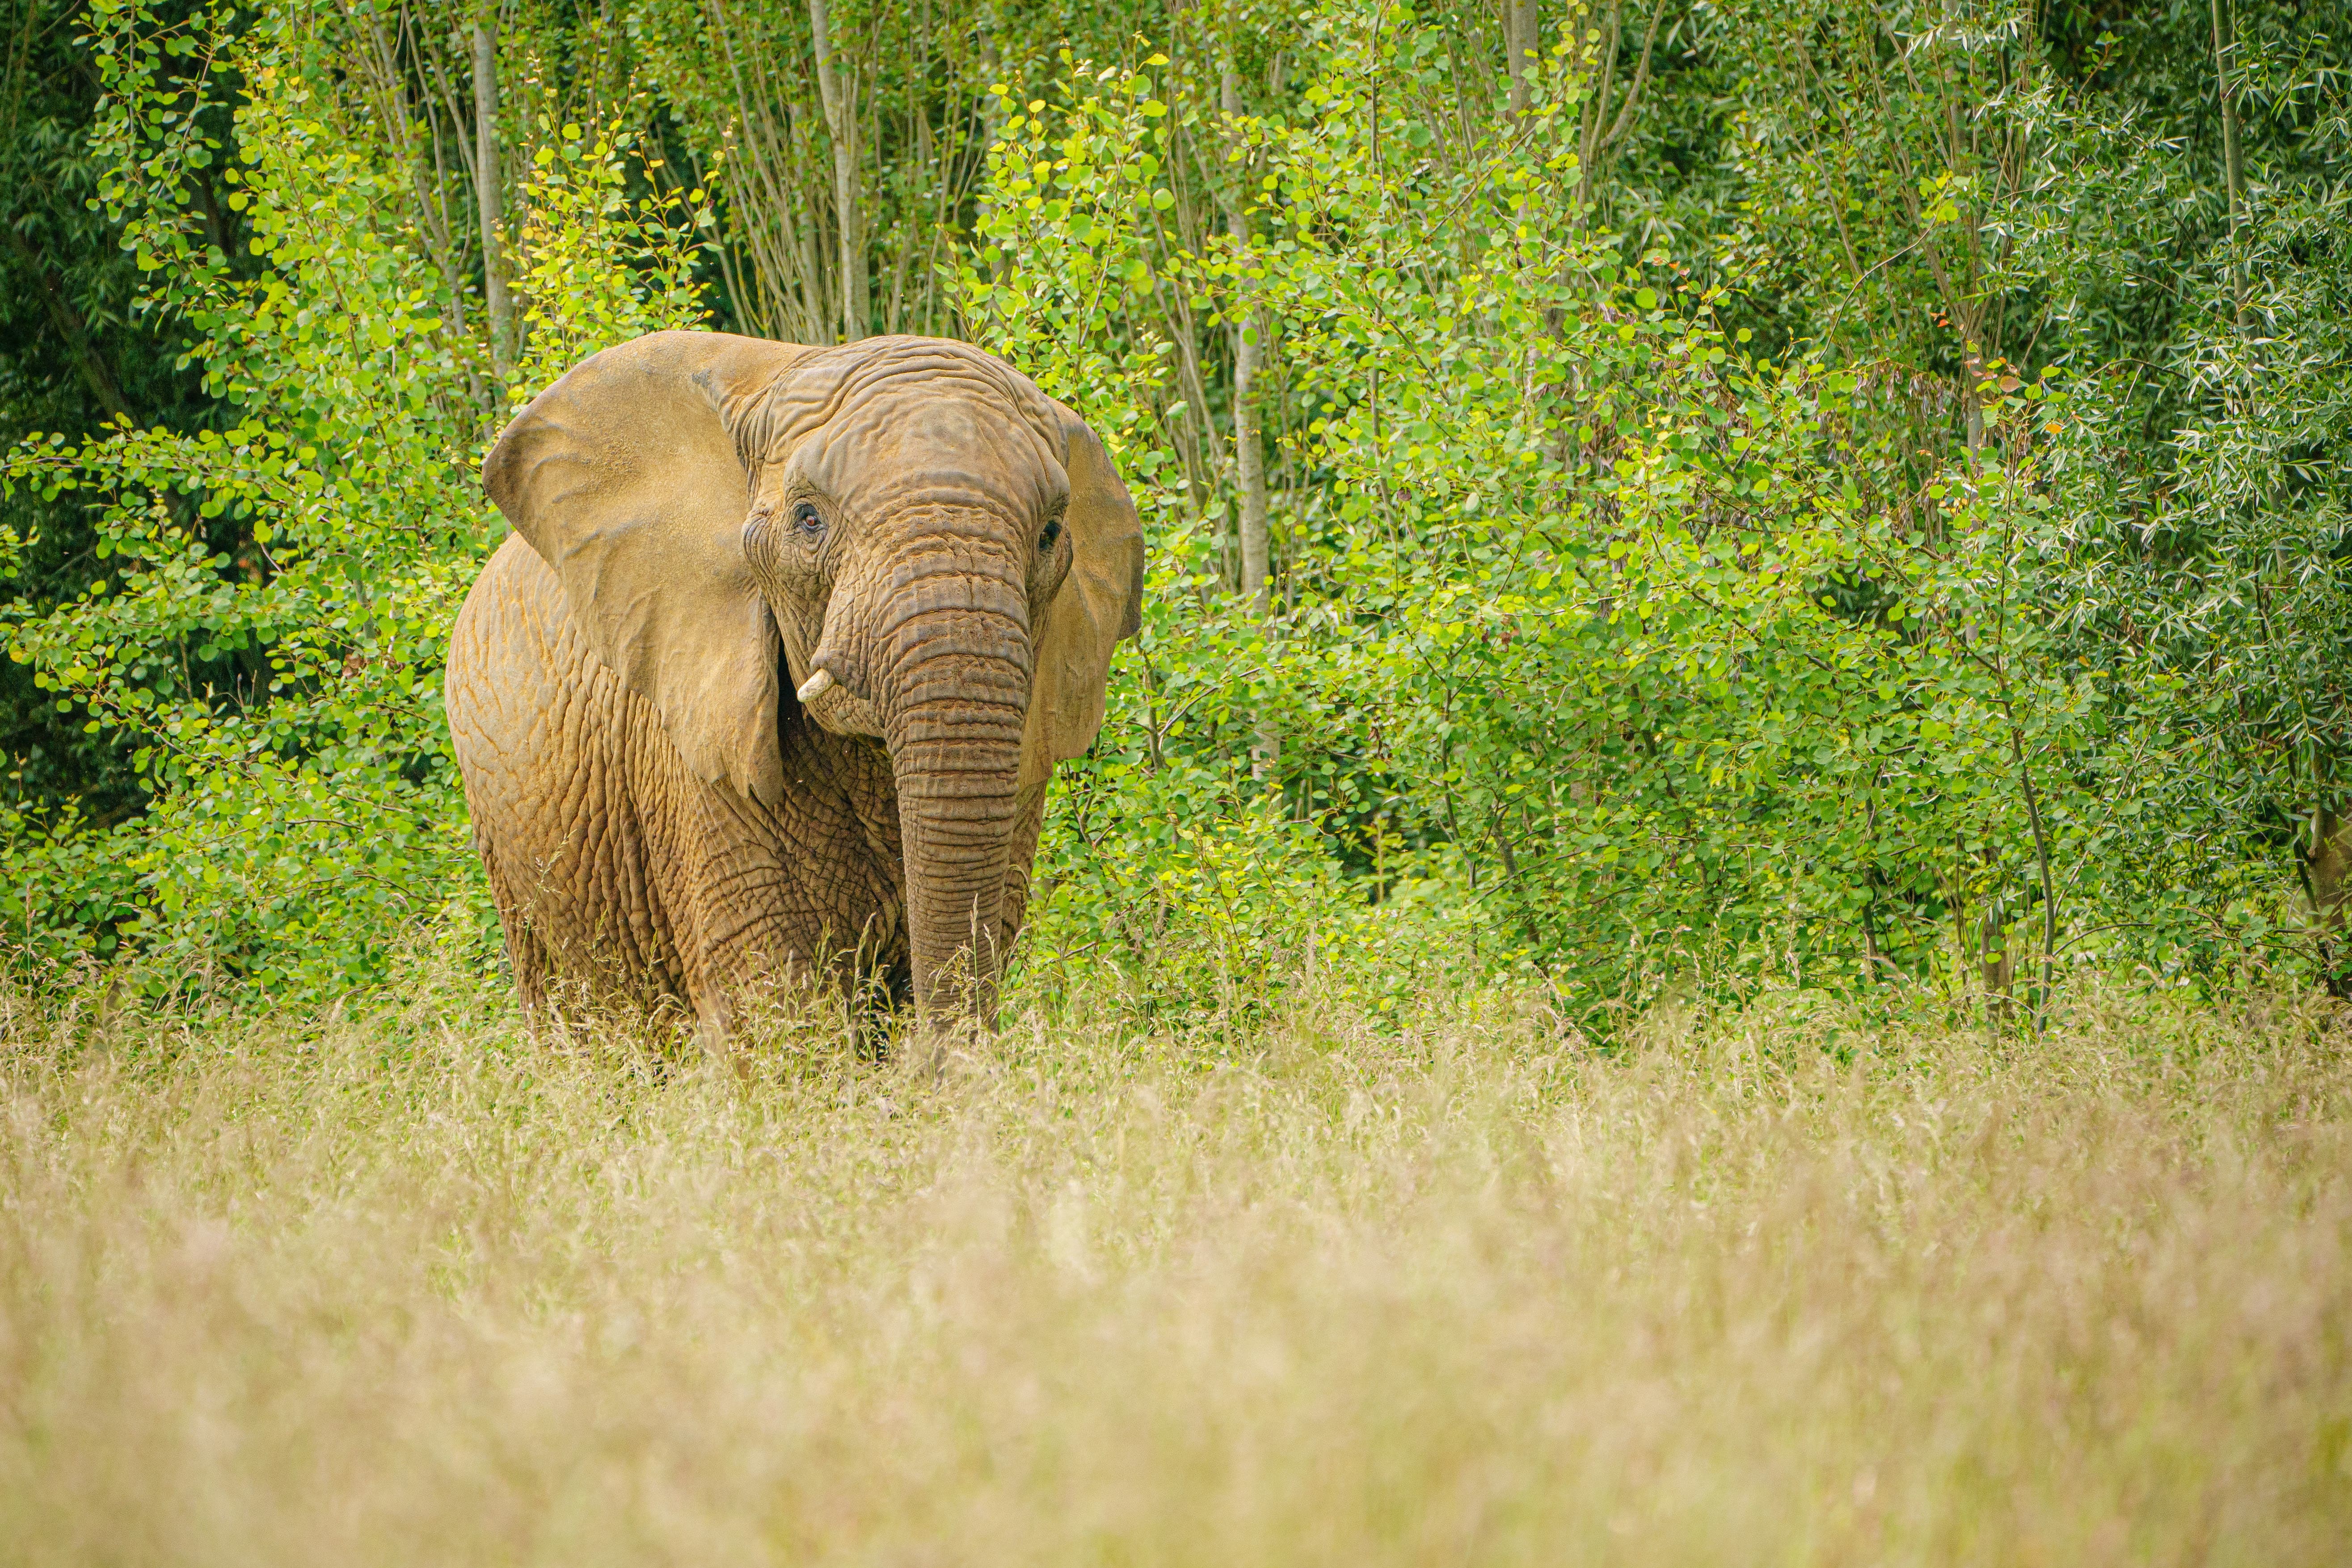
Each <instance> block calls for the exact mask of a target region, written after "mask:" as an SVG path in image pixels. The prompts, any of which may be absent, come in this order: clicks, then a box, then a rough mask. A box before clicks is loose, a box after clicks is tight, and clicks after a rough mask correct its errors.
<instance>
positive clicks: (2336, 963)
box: [2304, 806, 2352, 1001]
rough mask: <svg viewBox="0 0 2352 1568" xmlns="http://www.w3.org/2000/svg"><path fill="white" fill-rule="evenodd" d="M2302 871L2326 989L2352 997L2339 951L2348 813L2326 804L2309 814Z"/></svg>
mask: <svg viewBox="0 0 2352 1568" xmlns="http://www.w3.org/2000/svg"><path fill="white" fill-rule="evenodd" d="M2304 874H2305V877H2307V878H2308V879H2309V890H2310V893H2311V913H2312V921H2313V924H2314V925H2315V927H2316V928H2317V935H2318V942H2319V962H2320V965H2321V967H2322V968H2323V969H2325V970H2326V985H2327V989H2328V990H2329V991H2331V992H2333V993H2335V994H2336V995H2338V996H2341V997H2344V998H2345V999H2347V1001H2352V963H2347V961H2346V960H2347V955H2346V953H2345V952H2344V951H2343V947H2344V925H2345V917H2346V916H2347V914H2352V887H2347V886H2346V882H2347V878H2352V816H2345V815H2344V814H2342V813H2341V812H2339V811H2336V810H2335V809H2334V808H2332V807H2328V806H2322V807H2320V809H2319V810H2318V811H2316V812H2315V813H2314V814H2313V816H2312V823H2311V847H2310V848H2309V849H2308V850H2307V851H2306V852H2305V855H2304Z"/></svg>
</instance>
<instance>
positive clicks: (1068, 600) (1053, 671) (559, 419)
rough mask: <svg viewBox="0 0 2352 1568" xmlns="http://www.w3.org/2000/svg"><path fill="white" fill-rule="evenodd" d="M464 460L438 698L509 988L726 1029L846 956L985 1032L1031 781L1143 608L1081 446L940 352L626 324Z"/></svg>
mask: <svg viewBox="0 0 2352 1568" xmlns="http://www.w3.org/2000/svg"><path fill="white" fill-rule="evenodd" d="M482 477H483V483H484V485H485V487H486V488H487V489H488V491H489V493H490V496H491V498H492V499H493V500H496V501H497V502H498V504H499V510H502V511H503V512H504V513H505V514H506V516H507V518H508V520H509V521H511V522H512V523H513V524H514V527H515V531H516V532H515V537H513V538H511V539H509V540H508V541H507V542H506V543H505V544H504V545H503V546H502V547H501V548H500V549H499V552H497V554H496V555H494V556H493V557H492V558H491V560H490V562H489V564H488V566H486V567H485V568H484V569H483V572H482V574H481V577H480V578H479V579H478V581H477V582H476V583H475V584H474V588H473V592H472V593H471V594H470V595H468V596H467V600H466V605H465V607H464V609H463V610H462V611H461V612H460V613H459V615H458V617H457V628H456V631H455V633H454V635H453V636H452V637H451V641H450V648H449V664H448V679H447V706H448V714H449V725H450V731H451V736H452V739H453V741H454V742H455V745H456V750H457V762H458V765H459V767H460V768H461V770H462V771H463V773H464V776H465V784H466V799H467V805H468V806H469V807H470V808H471V810H472V813H473V820H474V835H475V842H476V844H477V846H478V847H479V849H480V851H481V855H482V859H483V862H484V864H485V866H486V867H487V868H488V872H489V879H490V886H491V889H492V891H493V893H494V895H495V897H496V899H497V900H498V907H499V918H500V920H501V921H502V922H503V923H504V925H505V929H506V935H507V950H508V953H509V957H510V959H511V960H512V963H513V968H514V973H515V980H516V984H517V985H518V987H519V989H520V993H521V995H522V999H523V1002H524V1004H525V1005H526V1007H527V1008H528V1009H530V1010H531V1011H532V1012H533V1013H534V1014H536V1013H537V1012H538V1011H539V1010H540V1009H541V1008H543V1007H545V1006H547V1005H549V1004H550V1003H551V1001H560V1000H562V999H563V998H565V997H567V996H572V995H577V996H580V997H582V998H584V999H586V1000H588V1001H590V1002H592V1003H597V1004H604V1003H610V1002H613V1001H616V1000H617V1001H625V1002H628V1003H633V1004H635V1005H640V1006H644V1007H646V1008H647V1009H649V1010H654V1011H659V1010H660V1009H662V1008H664V1007H666V1006H670V1005H683V1006H684V1007H686V1008H688V1009H689V1010H691V1012H692V1013H693V1014H694V1015H695V1016H696V1017H697V1018H698V1020H699V1021H700V1023H701V1025H702V1026H703V1027H704V1028H705V1029H706V1030H709V1031H713V1032H720V1033H723V1032H724V1031H725V1030H726V1029H727V1028H728V1027H729V1026H730V1025H731V1024H732V1023H733V1021H734V1020H735V1019H736V1017H737V1016H738V1015H739V1012H740V1007H741V1005H742V1004H743V1002H744V1001H745V999H746V998H747V997H748V996H750V995H751V994H752V993H753V992H755V991H756V990H757V989H758V988H759V987H760V986H761V985H763V984H771V983H773V982H775V981H776V980H778V979H780V978H797V979H805V978H808V977H811V976H814V977H816V978H819V979H823V980H830V981H834V982H836V983H838V982H840V981H842V980H844V979H845V978H847V977H848V976H850V975H851V974H853V973H863V974H866V975H868V976H874V977H878V978H880V979H881V980H882V981H884V982H885V983H886V984H887V985H888V986H889V988H890V990H891V992H892V993H893V994H895V995H897V996H898V997H900V998H902V999H911V1000H912V1001H913V1002H914V1004H915V1005H916V1006H917V1008H918V1009H919V1012H920V1013H921V1014H922V1015H923V1016H926V1017H927V1018H929V1019H932V1020H935V1021H939V1022H942V1023H964V1022H968V1023H970V1024H971V1025H974V1026H982V1027H984V1026H987V1025H988V1024H989V1023H990V1022H991V1021H992V1015H993V1009H994V1005H995V993H996V976H997V972H998V967H999V959H1000V955H1001V954H1003V952H1004V951H1005V950H1006V948H1007V947H1008V946H1009V945H1010V943H1011V942H1012V940H1013V935H1014V933H1015V932H1016V931H1018V930H1019V929H1020V925H1021V920H1022V916H1023V913H1024V909H1025V906H1026V903H1027V900H1028V891H1029V873H1030V863H1031V860H1032V858H1033V857H1034V852H1035V849H1036V843H1037V832H1038V826H1039V824H1040V822H1041V820H1042V818H1043V815H1044V811H1045V787H1046V783H1047V781H1048V779H1049V778H1050V777H1051V776H1052V773H1053V768H1054V763H1055V762H1056V761H1058V760H1064V759H1067V758H1070V757H1075V756H1077V755H1078V754H1080V753H1081V752H1084V751H1085V750H1086V748H1087V746H1088V745H1089V744H1090V743H1091V742H1093V740H1094V736H1095V731H1096V730H1097V727H1098V726H1099V725H1100V723H1101V721H1102V702H1103V685H1104V681H1105V679H1106V677H1107V674H1108V668H1109V662H1110V656H1111V651H1112V647H1113V645H1114V644H1115V643H1116V642H1117V641H1118V639H1119V638H1120V637H1127V636H1130V635H1132V634H1133V632H1134V631H1135V629H1136V625H1137V616H1138V612H1139V596H1140V594H1141V588H1142V571H1143V544H1142V537H1141V534H1140V532H1139V529H1138V527H1137V523H1136V516H1135V509H1134V506H1133V504H1132V503H1131V502H1130V501H1129V498H1128V494H1127V491H1126V489H1125V487H1124V486H1122V485H1121V484H1120V482H1119V479H1118V474H1117V473H1116V472H1115V471H1114V469H1113V468H1112V466H1111V463H1110V460H1109V458H1108V455H1107V454H1106V453H1105V452H1104V450H1103V447H1102V444H1101V442H1100V441H1099V440H1097V438H1096V437H1095V436H1094V434H1093V432H1092V431H1090V430H1088V429H1087V426H1086V425H1085V424H1084V423H1083V422H1082V421H1081V420H1079V419H1078V417H1077V416H1076V415H1074V414H1072V413H1071V412H1070V411H1069V410H1068V409H1066V408H1065V407H1063V406H1062V405H1059V404H1056V403H1055V402H1053V401H1052V400H1051V399H1049V398H1047V397H1046V396H1045V395H1044V394H1042V393H1040V392H1039V391H1038V390H1037V389H1036V387H1035V386H1034V385H1033V384H1030V383H1029V382H1028V381H1027V380H1026V379H1025V378H1024V377H1023V376H1022V375H1021V374H1019V373H1017V372H1015V371H1014V370H1013V369H1012V368H1011V367H1010V366H1008V365H1006V364H1004V363H1003V362H1002V361H999V360H997V359H995V358H993V357H992V356H991V355H988V354H985V353H981V352H980V351H978V350H976V349H973V348H971V347H969V346H967V345H964V344H961V343H955V342H944V341H941V340H938V339H928V338H877V339H869V340H867V341H866V342H859V343H854V344H850V345H848V346H846V347H842V348H830V349H804V348H799V347H795V346H793V345H790V344H782V343H770V342H760V341H758V340H754V339H750V338H738V337H730V336H727V335H724V334H719V333H707V332H658V333H655V334H653V335H651V336H648V337H645V338H640V339H638V340H636V341H635V342H629V343H625V344H623V345H621V346H620V347H618V348H614V349H610V350H607V351H606V352H604V353H601V354H597V355H595V356H594V357H593V358H591V359H588V360H585V361H583V363H581V364H579V365H578V366H576V367H575V368H573V369H572V371H571V372H570V373H569V374H566V375H565V376H564V377H563V378H562V380H561V381H559V382H557V383H556V384H554V385H553V386H551V387H549V388H548V389H547V390H546V391H545V392H543V393H541V395H540V396H539V397H538V398H537V399H536V400H535V401H533V402H532V404H531V405H530V407H529V408H527V409H525V410H524V411H523V413H522V414H520V415H519V416H517V417H516V419H515V421H514V423H513V424H512V425H510V426H509V427H508V428H507V430H506V432H505V433H504V435H502V436H501V437H500V438H499V443H498V445H497V447H495V448H493V449H492V451H491V453H490V455H489V457H488V459H487V460H486V461H485V462H484V464H483V468H482ZM820 670H822V671H824V672H827V673H828V674H829V675H830V676H831V678H832V680H831V683H830V686H829V689H826V690H824V692H823V693H822V694H821V695H815V696H813V697H812V699H811V700H810V701H809V702H808V703H807V704H806V705H803V703H802V702H801V701H800V700H798V699H797V698H796V697H795V695H794V693H795V691H796V690H798V689H801V688H802V687H803V685H804V684H805V683H807V682H808V681H810V680H811V679H812V678H813V677H814V676H815V675H816V674H817V672H819V671H820Z"/></svg>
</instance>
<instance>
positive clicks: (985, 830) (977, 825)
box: [886, 566, 1031, 1029]
mask: <svg viewBox="0 0 2352 1568" xmlns="http://www.w3.org/2000/svg"><path fill="white" fill-rule="evenodd" d="M912 597H913V598H914V599H915V601H916V603H915V605H912V606H910V609H909V613H908V614H907V615H906V616H904V617H903V618H902V619H901V620H900V621H899V622H898V625H897V626H895V627H893V628H892V629H891V631H890V633H889V635H888V637H887V642H888V645H889V646H890V647H891V651H892V655H893V658H892V659H891V664H892V666H893V668H892V679H891V683H890V684H891V686H892V689H893V691H894V697H895V700H893V701H892V702H891V703H890V711H889V719H888V732H887V737H886V738H887V742H888V744H889V748H890V760H891V767H892V771H893V773H895V774H896V778H897V784H898V826H899V839H900V843H901V845H902V847H903V850H904V853H905V857H906V862H905V863H906V877H907V925H908V939H909V945H910V947H911V949H912V958H913V962H914V980H915V1007H916V1011H917V1014H918V1016H920V1017H921V1018H922V1019H923V1020H924V1021H925V1023H926V1024H927V1025H931V1026H946V1027H950V1028H952V1027H956V1026H961V1025H962V1024H965V1023H967V1022H968V1023H970V1024H971V1026H974V1027H976V1028H982V1029H985V1028H988V1027H990V1026H992V1025H993V1023H994V1021H995V1014H996V976H997V969H998V966H999V964H1000V963H1001V962H1002V960H1003V954H1002V953H1000V952H997V942H998V933H999V930H1000V926H999V917H1000V914H1001V911H1002V906H1003V899H1004V880H1005V872H1006V869H1007V867H1006V857H1007V854H1008V853H1009V850H1010V847H1011V840H1012V837H1013V827H1014V826H1015V816H1016V806H1015V799H1014V796H1015V791H1016V785H1017V784H1018V781H1019V778H1020V772H1021V731H1022V723H1023V721H1024V718H1025V717H1026V714H1027V711H1028V702H1029V677H1030V661H1031V654H1030V646H1029V625H1028V620H1029V617H1028V605H1027V599H1026V595H1025V594H1024V592H1023V590H1022V588H1021V586H1020V585H1019V579H1018V578H1017V577H1015V576H1013V574H1012V572H1011V571H1007V572H1005V573H1003V574H1002V575H995V574H989V575H975V574H972V572H971V568H970V567H969V566H966V567H964V568H963V569H962V570H961V572H959V573H957V574H952V575H950V574H941V576H940V577H939V578H934V579H932V581H931V583H929V584H923V585H921V586H920V587H919V589H918V591H917V593H916V594H915V595H912Z"/></svg>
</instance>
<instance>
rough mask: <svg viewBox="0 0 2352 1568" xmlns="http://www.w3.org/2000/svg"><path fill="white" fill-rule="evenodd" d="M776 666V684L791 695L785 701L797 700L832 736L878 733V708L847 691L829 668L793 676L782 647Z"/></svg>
mask: <svg viewBox="0 0 2352 1568" xmlns="http://www.w3.org/2000/svg"><path fill="white" fill-rule="evenodd" d="M776 665H777V669H776V676H777V684H778V685H779V686H781V687H782V689H783V690H784V691H786V692H788V693H790V694H791V695H790V696H789V697H788V698H787V699H786V700H788V701H791V702H794V703H797V704H798V705H799V706H800V707H801V709H802V710H804V711H805V712H806V713H807V714H808V716H809V717H810V718H811V719H814V720H815V721H816V722H817V725H818V726H819V727H820V728H821V729H824V730H825V731H828V732H829V733H832V734H835V735H871V736H875V737H877V738H878V737H879V736H880V735H881V733H882V710H881V709H880V707H878V706H877V704H875V703H874V702H873V701H872V700H869V699H867V698H864V697H861V696H859V695H858V694H857V693H856V692H855V691H853V690H851V689H849V687H848V686H847V685H845V684H844V683H843V682H842V681H841V680H840V679H837V678H836V677H835V672H834V671H833V670H832V669H829V668H818V669H815V670H813V671H811V672H810V673H809V674H808V676H807V677H806V678H805V679H795V678H794V676H793V659H792V656H791V654H790V653H789V652H788V651H784V650H779V651H778V654H777V658H776Z"/></svg>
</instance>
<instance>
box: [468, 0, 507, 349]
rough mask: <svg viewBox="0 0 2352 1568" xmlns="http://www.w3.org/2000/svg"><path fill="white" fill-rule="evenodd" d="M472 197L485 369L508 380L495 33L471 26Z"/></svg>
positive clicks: (482, 25)
mask: <svg viewBox="0 0 2352 1568" xmlns="http://www.w3.org/2000/svg"><path fill="white" fill-rule="evenodd" d="M474 200H475V203H476V205H478V207H479V208H480V210H481V220H482V304H483V306H484V308H485V309H486V310H488V314H489V318H490V371H491V374H493V375H495V376H496V377H497V378H498V382H499V387H500V388H501V389H502V390H503V389H504V388H505V387H506V386H508V385H509V384H511V383H512V382H513V380H514V369H515V366H514V361H515V336H514V304H513V302H512V301H511V300H509V299H508V298H507V260H506V211H505V195H504V192H503V191H502V190H501V189H500V186H499V36H498V31H497V29H496V28H494V27H493V26H491V25H490V24H489V23H488V22H477V23H475V24H474Z"/></svg>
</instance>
